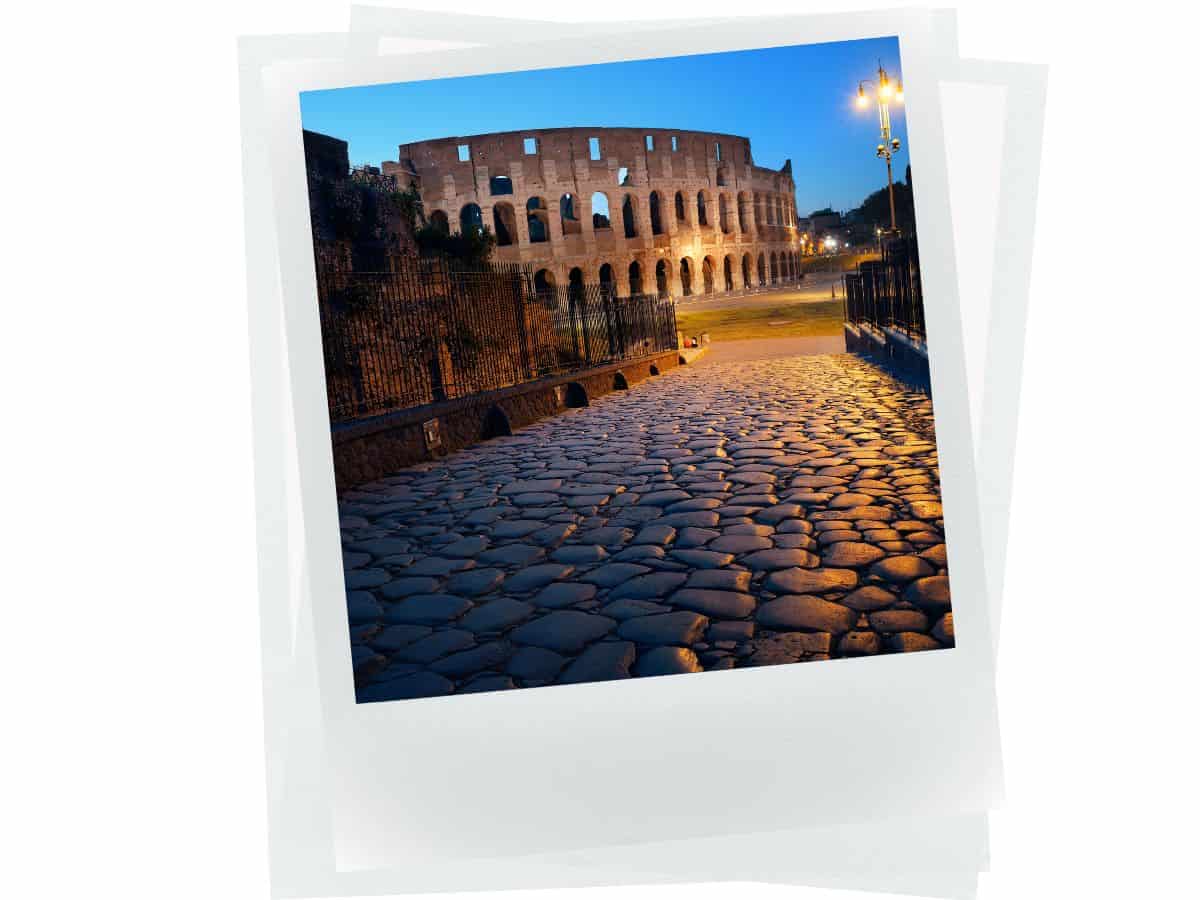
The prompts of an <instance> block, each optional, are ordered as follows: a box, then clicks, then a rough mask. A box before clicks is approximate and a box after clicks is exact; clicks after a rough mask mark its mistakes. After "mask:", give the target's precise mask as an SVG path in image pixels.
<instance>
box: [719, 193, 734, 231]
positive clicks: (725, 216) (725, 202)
mask: <svg viewBox="0 0 1200 900" xmlns="http://www.w3.org/2000/svg"><path fill="white" fill-rule="evenodd" d="M717 221H719V222H720V224H721V233H722V234H729V233H730V231H732V230H733V229H731V228H730V227H729V195H728V194H721V196H720V197H718V198H717Z"/></svg>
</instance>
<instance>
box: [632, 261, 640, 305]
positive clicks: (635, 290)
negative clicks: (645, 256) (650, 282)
mask: <svg viewBox="0 0 1200 900" xmlns="http://www.w3.org/2000/svg"><path fill="white" fill-rule="evenodd" d="M641 292H642V266H641V263H639V262H638V261H637V260H636V259H635V260H634V261H633V262H631V263H630V264H629V295H630V296H631V297H632V296H636V295H638V294H640V293H641Z"/></svg>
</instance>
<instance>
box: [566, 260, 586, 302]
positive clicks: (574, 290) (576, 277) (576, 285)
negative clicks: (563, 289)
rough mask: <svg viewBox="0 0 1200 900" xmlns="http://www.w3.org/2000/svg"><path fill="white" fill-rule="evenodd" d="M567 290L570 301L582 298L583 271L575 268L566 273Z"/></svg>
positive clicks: (577, 267)
mask: <svg viewBox="0 0 1200 900" xmlns="http://www.w3.org/2000/svg"><path fill="white" fill-rule="evenodd" d="M567 290H568V291H569V292H570V294H571V298H572V299H577V298H579V297H581V296H583V269H581V268H579V266H576V267H575V268H573V269H572V270H571V271H570V272H568V273H567Z"/></svg>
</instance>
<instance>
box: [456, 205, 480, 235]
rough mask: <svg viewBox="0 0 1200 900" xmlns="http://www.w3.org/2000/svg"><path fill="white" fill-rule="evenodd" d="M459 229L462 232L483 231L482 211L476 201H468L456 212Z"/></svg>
mask: <svg viewBox="0 0 1200 900" xmlns="http://www.w3.org/2000/svg"><path fill="white" fill-rule="evenodd" d="M458 224H459V229H460V230H461V231H462V233H463V234H470V233H471V232H472V231H475V232H479V231H483V211H482V210H481V209H480V208H479V204H478V203H468V204H467V205H466V206H464V207H463V208H462V209H461V210H460V211H459V213H458Z"/></svg>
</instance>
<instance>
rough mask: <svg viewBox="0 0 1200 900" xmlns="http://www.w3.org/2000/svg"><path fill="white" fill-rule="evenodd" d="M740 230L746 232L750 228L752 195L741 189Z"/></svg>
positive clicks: (739, 202)
mask: <svg viewBox="0 0 1200 900" xmlns="http://www.w3.org/2000/svg"><path fill="white" fill-rule="evenodd" d="M737 208H738V231H740V232H742V233H743V234H745V233H746V232H747V231H749V230H750V195H749V194H747V193H746V192H745V191H741V192H740V193H739V194H738V195H737Z"/></svg>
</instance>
